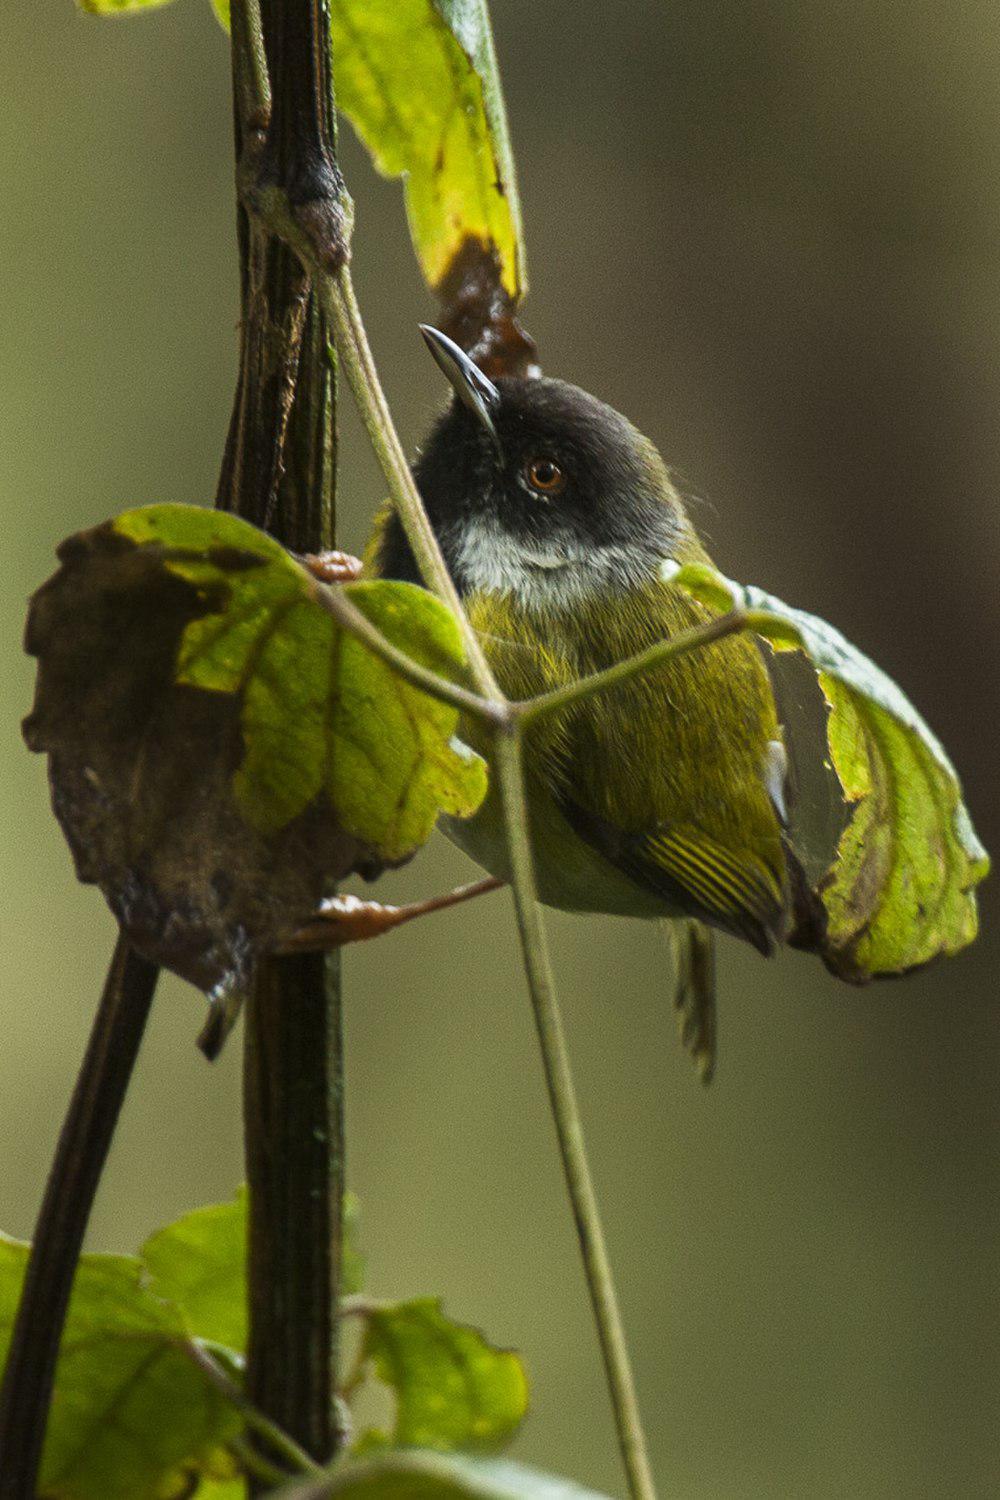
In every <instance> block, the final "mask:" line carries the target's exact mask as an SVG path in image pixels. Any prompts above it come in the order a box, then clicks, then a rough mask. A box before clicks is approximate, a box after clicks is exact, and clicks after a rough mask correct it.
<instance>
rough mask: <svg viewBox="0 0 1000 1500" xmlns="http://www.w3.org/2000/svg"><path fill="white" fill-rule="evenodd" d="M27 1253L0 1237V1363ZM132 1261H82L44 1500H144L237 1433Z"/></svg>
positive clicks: (48, 1443)
mask: <svg viewBox="0 0 1000 1500" xmlns="http://www.w3.org/2000/svg"><path fill="white" fill-rule="evenodd" d="M28 1253H29V1246H27V1245H24V1244H21V1243H19V1242H18V1241H15V1240H10V1239H7V1238H6V1237H5V1236H0V1363H2V1362H3V1359H4V1358H5V1357H6V1352H7V1346H8V1343H9V1339H10V1331H11V1325H12V1323H13V1319H14V1314H15V1312H16V1308H17V1302H18V1298H19V1295H20V1288H21V1283H22V1281H23V1278H24V1271H25V1267H26V1265H27V1260H28ZM145 1275H146V1273H145V1268H144V1267H143V1265H142V1262H141V1261H139V1260H138V1259H135V1258H134V1257H130V1256H113V1255H85V1256H83V1257H82V1258H81V1260H80V1263H79V1266H78V1269H77V1273H76V1279H75V1281H74V1283H73V1294H72V1297H71V1298H70V1304H69V1312H68V1315H67V1319H66V1327H65V1331H64V1334H63V1340H62V1344H61V1346H60V1353H59V1362H58V1366H57V1369H56V1385H55V1394H54V1397H53V1401H52V1408H51V1413H50V1417H49V1424H48V1429H47V1432H46V1439H45V1450H44V1455H43V1460H42V1477H41V1494H42V1495H44V1496H45V1497H46V1500H119V1497H121V1500H147V1497H148V1500H153V1497H154V1496H156V1495H158V1494H161V1493H163V1492H169V1491H170V1489H172V1488H179V1487H180V1486H182V1485H183V1484H184V1482H185V1479H186V1476H187V1475H189V1474H190V1473H192V1472H193V1471H195V1470H196V1469H197V1468H198V1467H199V1465H200V1464H201V1462H202V1461H210V1459H211V1456H212V1455H213V1454H214V1452H215V1451H216V1450H217V1449H218V1447H219V1445H220V1444H222V1443H224V1442H226V1441H227V1440H228V1439H229V1438H231V1437H232V1436H234V1435H235V1434H236V1433H237V1432H238V1431H239V1430H240V1427H241V1425H242V1424H241V1422H240V1419H239V1417H238V1416H237V1414H236V1413H235V1412H234V1411H233V1410H232V1408H231V1407H230V1406H229V1405H228V1404H227V1403H226V1402H225V1400H224V1399H223V1398H222V1396H220V1395H219V1394H218V1393H217V1392H216V1391H215V1389H214V1388H213V1387H212V1386H211V1385H210V1384H209V1383H208V1382H207V1380H206V1379H205V1376H204V1375H203V1374H202V1373H201V1371H200V1370H199V1369H198V1368H197V1367H196V1366H195V1365H194V1364H193V1363H192V1362H191V1360H190V1359H189V1358H188V1357H187V1355H186V1354H185V1352H184V1351H185V1348H186V1347H187V1346H188V1344H189V1334H188V1330H187V1328H186V1326H185V1323H184V1320H183V1318H182V1317H181V1315H180V1314H179V1312H178V1311H177V1309H176V1308H173V1307H171V1306H170V1305H169V1304H168V1303H165V1302H161V1301H160V1300H159V1299H158V1298H157V1297H156V1296H154V1295H153V1293H152V1292H151V1291H150V1289H149V1288H148V1286H147V1285H146V1284H145Z"/></svg>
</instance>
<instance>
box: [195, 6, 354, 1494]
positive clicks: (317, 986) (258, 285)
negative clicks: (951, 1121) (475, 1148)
mask: <svg viewBox="0 0 1000 1500" xmlns="http://www.w3.org/2000/svg"><path fill="white" fill-rule="evenodd" d="M233 10H234V25H233V49H234V70H233V71H234V83H235V86H236V97H237V111H238V121H237V132H236V136H237V159H238V170H237V178H238V182H239V185H240V193H241V198H245V199H248V200H249V201H251V202H252V201H253V200H254V198H255V196H256V195H259V194H267V195H275V194H276V195H277V197H278V199H279V201H281V202H282V204H283V206H284V211H285V212H286V214H287V215H288V216H289V217H290V218H291V220H292V221H293V222H294V234H293V235H292V236H290V237H291V238H292V239H293V241H294V240H295V239H296V238H300V237H302V236H306V237H307V238H308V240H309V243H310V245H311V246H313V247H314V249H315V250H316V252H317V254H319V255H320V257H321V258H322V259H323V260H324V261H328V262H331V263H336V264H339V263H342V261H343V259H344V258H345V256H346V214H347V212H348V210H347V208H346V205H347V198H346V194H345V193H344V192H343V183H342V181H341V179H340V175H339V172H338V170H337V166H336V150H335V139H334V110H333V100H332V94H331V85H330V76H329V62H328V59H329V31H328V24H327V21H326V18H325V16H324V15H323V13H322V11H321V9H320V4H319V0H262V5H261V14H260V17H259V21H260V24H261V26H262V31H263V42H264V46H263V53H264V54H265V55H266V58H267V65H268V67H267V71H268V74H269V83H268V80H267V79H266V78H263V76H262V74H261V72H260V68H259V60H260V56H261V49H260V48H259V47H257V48H256V49H255V48H254V47H253V46H252V43H253V40H254V32H255V29H256V25H257V20H258V18H257V16H256V14H255V8H254V6H253V5H252V3H248V0H236V3H235V4H234V7H233ZM236 12H239V15H238V16H237V15H236ZM251 54H255V55H256V59H257V64H258V65H257V66H255V63H254V57H253V56H252V55H251ZM248 80H249V82H248ZM268 89H269V92H270V97H269V98H266V97H264V93H265V91H266V90H268ZM239 245H240V253H241V271H242V274H241V287H242V293H243V333H242V344H241V351H240V376H239V384H238V388H237V395H236V401H235V405H234V411H233V419H232V423H231V427H230V434H229V440H228V443H227V448H226V456H225V460H224V464H223V472H222V476H221V479H220V485H219V497H218V503H219V504H220V505H221V506H222V507H224V508H225V509H228V510H233V511H235V512H236V513H237V514H239V515H242V516H245V517H246V518H247V519H248V520H251V521H254V522H256V523H257V524H258V525H262V526H264V527H265V528H266V529H267V530H269V531H270V532H271V533H272V535H274V536H276V537H278V538H279V540H281V541H282V542H284V544H285V545H286V546H288V547H290V548H292V549H293V550H295V551H298V552H308V553H320V552H324V551H327V550H328V549H330V548H332V547H333V545H334V509H335V487H334V479H335V460H336V438H335V427H334V401H335V388H334V371H333V366H332V364H331V361H330V355H329V343H330V338H329V330H328V327H327V324H326V320H325V318H324V315H323V313H322V311H321V310H320V308H319V306H318V304H317V302H316V300H315V298H314V297H313V295H312V286H311V282H310V277H309V275H308V273H307V272H306V271H305V270H304V269H303V266H302V263H301V261H300V260H299V258H298V257H297V256H296V255H295V253H294V252H293V250H292V249H291V248H290V247H289V245H288V244H285V243H283V242H282V241H281V240H279V239H278V238H277V237H269V236H268V235H267V233H266V232H265V231H263V230H262V229H261V228H260V227H259V225H258V224H257V223H256V222H255V218H254V216H253V215H252V214H251V215H249V216H248V215H247V214H246V212H245V209H244V207H243V206H242V202H241V206H240V208H239ZM244 1133H245V1148H246V1161H247V1176H248V1180H249V1186H250V1242H249V1295H250V1342H249V1350H248V1359H247V1377H246V1384H247V1394H248V1397H249V1399H250V1400H251V1401H252V1402H253V1403H254V1405H255V1406H256V1407H258V1408H259V1409H260V1410H261V1411H262V1412H264V1413H265V1415H266V1416H267V1417H268V1418H269V1419H270V1420H271V1421H272V1422H274V1423H275V1424H277V1426H279V1427H281V1428H282V1429H283V1430H284V1431H285V1432H287V1433H288V1434H289V1435H290V1436H291V1437H293V1438H294V1439H295V1440H296V1441H297V1442H298V1443H299V1444H300V1445H301V1446H302V1448H304V1449H305V1450H306V1451H307V1452H308V1453H309V1454H311V1455H312V1456H313V1457H314V1458H315V1459H317V1460H319V1461H321V1462H327V1461H328V1460H329V1459H330V1458H332V1457H333V1455H334V1453H335V1451H336V1448H337V1446H338V1442H339V1439H340V1434H339V1432H338V1430H337V1416H336V1401H335V1395H336V1364H337V1320H336V1316H335V1310H336V1306H337V1300H338V1293H339V1286H340V1252H341V1211H342V1200H343V1187H344V1135H343V1077H342V1036H341V1018H340V967H339V954H336V953H331V954H327V955H323V954H317V953H309V954H300V955H295V956H293V957H283V958H278V957H275V958H270V959H267V960H266V961H264V962H263V963H262V965H261V970H260V974H259V976H258V979H257V982H256V984H255V986H254V988H253V991H252V993H251V995H250V998H249V1002H248V1005H247V1015H246V1040H245V1064H244ZM267 1456H268V1457H269V1458H270V1459H272V1460H275V1461H277V1462H280V1458H281V1456H280V1454H276V1453H268V1455H267ZM253 1488H254V1485H253V1483H252V1482H251V1489H253Z"/></svg>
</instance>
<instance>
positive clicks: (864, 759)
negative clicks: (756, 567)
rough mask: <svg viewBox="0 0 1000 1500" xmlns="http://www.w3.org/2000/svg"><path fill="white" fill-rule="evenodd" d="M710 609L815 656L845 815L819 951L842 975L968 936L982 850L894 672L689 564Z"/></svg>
mask: <svg viewBox="0 0 1000 1500" xmlns="http://www.w3.org/2000/svg"><path fill="white" fill-rule="evenodd" d="M671 581H672V582H673V583H675V584H677V585H678V586H680V587H682V588H686V589H687V590H688V591H689V592H690V593H693V594H694V595H695V596H696V597H698V598H700V599H701V600H702V601H703V602H704V603H706V604H708V605H710V606H711V607H712V608H714V609H726V608H732V607H734V606H738V607H740V608H743V609H746V610H748V611H751V612H752V613H753V621H752V625H753V629H754V630H755V631H756V632H757V634H759V635H761V636H763V637H764V638H765V639H767V640H769V641H770V642H771V643H772V644H773V645H774V646H775V647H776V649H778V650H800V651H803V652H804V653H805V655H806V656H807V657H808V658H809V660H810V661H811V662H812V665H813V666H814V668H815V669H816V672H817V674H818V677H819V682H820V686H821V687H822V689H823V693H824V695H825V697H826V700H827V703H828V704H829V706H830V717H829V722H828V725H827V737H828V741H829V746H830V755H831V760H832V762H833V767H834V770H835V771H836V773H837V776H838V778H839V780H840V783H841V787H842V789H843V793H844V797H845V799H846V801H847V803H848V805H849V808H850V814H849V818H848V822H847V825H846V827H845V829H844V831H843V833H842V835H841V838H840V841H839V844H838V846H837V851H836V856H835V859H834V862H833V865H832V867H831V869H830V870H829V872H828V873H827V875H826V877H825V879H824V880H823V881H822V882H821V883H820V886H819V895H820V898H821V900H822V903H823V907H824V909H825V912H826V923H827V930H826V934H825V937H824V939H823V946H822V950H821V951H822V954H823V957H824V959H825V961H826V962H827V964H828V965H829V967H830V968H831V969H832V970H833V971H834V972H835V973H837V974H839V975H840V976H841V977H842V978H845V979H850V980H855V981H860V980H864V979H869V978H872V977H874V976H877V975H889V974H902V973H905V972H906V971H907V970H909V969H913V968H916V967H919V966H920V965H922V964H926V963H928V962H930V960H931V959H933V958H936V957H938V956H939V955H942V954H953V953H957V952H958V951H959V949H961V948H964V947H965V946H966V945H967V944H968V943H971V942H972V940H973V938H974V937H975V936H976V932H977V928H978V913H977V904H976V892H975V887H976V886H977V885H978V884H979V882H980V881H981V880H983V879H984V878H985V877H986V875H987V873H988V872H989V867H990V862H989V857H988V855H987V853H986V851H985V849H984V848H983V846H982V844H981V843H980V842H979V840H978V838H977V837H976V835H975V832H974V830H973V827H972V823H971V821H970V819H969V815H968V812H967V810H966V808H965V805H964V803H963V801H962V792H961V786H960V784H959V780H958V775H957V772H956V771H955V768H954V766H953V765H952V763H951V761H950V760H949V758H948V756H947V754H946V753H945V750H944V748H943V747H942V745H941V744H940V742H939V741H938V740H937V738H936V737H935V736H934V734H933V733H932V732H931V730H930V729H929V728H928V726H927V724H926V723H925V722H924V720H923V719H922V718H921V716H920V714H919V713H918V712H917V710H916V709H915V708H914V706H913V704H912V703H911V702H910V701H909V699H908V698H907V697H906V696H905V694H904V693H903V692H902V691H901V690H900V688H899V687H898V686H897V685H896V683H894V682H893V681H892V680H891V678H889V677H887V676H886V674H885V673H884V672H883V671H882V670H881V668H879V667H877V666H876V665H875V663H874V662H872V661H870V660H869V658H868V657H867V656H865V655H863V653H862V652H860V651H858V650H857V649H856V647H854V646H852V645H851V644H850V642H849V641H847V640H846V639H845V638H844V636H842V635H841V634H840V632H839V631H838V630H835V629H834V627H833V626H832V625H828V624H827V623H826V621H825V620H821V619H819V618H818V617H817V616H815V615H810V614H806V613H805V612H804V611H803V610H798V609H792V608H790V607H789V606H788V605H787V604H782V603H781V601H780V600H779V599H775V598H774V597H773V596H772V595H771V594H767V593H765V592H764V591H763V590H762V589H758V588H753V587H751V586H748V585H742V584H737V583H733V582H732V581H731V580H729V579H726V578H723V577H722V575H721V574H718V573H716V572H715V571H714V570H713V569H711V568H706V567H703V566H702V565H700V564H690V565H688V566H686V567H684V568H682V569H680V570H679V571H678V572H677V573H676V574H674V575H673V577H672V580H671Z"/></svg>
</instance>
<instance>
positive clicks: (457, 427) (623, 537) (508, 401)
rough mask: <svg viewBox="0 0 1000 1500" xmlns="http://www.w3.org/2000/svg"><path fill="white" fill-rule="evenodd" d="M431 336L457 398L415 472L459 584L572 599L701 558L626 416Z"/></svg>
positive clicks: (544, 599) (661, 471) (653, 455)
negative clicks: (489, 364)
mask: <svg viewBox="0 0 1000 1500" xmlns="http://www.w3.org/2000/svg"><path fill="white" fill-rule="evenodd" d="M422 332H423V334H424V338H425V339H426V341H427V345H428V347H429V349H430V351H431V353H432V354H433V355H434V358H435V359H436V361H437V363H438V365H439V366H440V367H441V370H442V371H443V373H444V374H445V376H446V377H447V379H448V381H449V383H450V385H451V386H452V389H453V391H454V393H455V394H454V399H453V401H452V403H451V405H450V407H449V408H448V410H447V411H446V412H445V414H444V415H443V416H442V417H441V419H440V420H439V421H438V423H437V425H436V426H435V428H434V430H433V431H432V433H431V434H430V437H429V438H428V439H427V441H426V443H425V444H424V445H423V447H422V450H421V453H420V456H419V459H418V462H417V464H416V466H415V474H416V479H417V483H418V485H419V488H420V491H421V494H422V495H423V498H424V502H425V504H426V506H427V510H428V514H429V516H430V519H431V523H432V525H433V526H434V529H435V531H436V533H437V536H438V539H439V541H440V544H441V548H442V551H443V553H444V556H445V560H446V562H447V563H448V566H449V569H450V570H451V572H452V575H453V577H454V578H455V581H456V584H457V585H458V588H459V590H460V592H463V593H470V592H487V593H503V594H506V593H511V592H513V593H516V594H518V595H519V596H520V598H521V599H522V601H523V602H525V603H532V602H534V603H538V604H544V605H551V604H553V603H557V602H558V603H565V604H572V603H573V602H575V601H577V600H579V599H582V598H584V597H586V596H587V595H589V594H593V593H595V592H597V591H601V590H604V589H616V588H623V587H629V586H635V585H637V584H640V583H643V582H645V581H647V580H648V579H649V578H651V577H653V576H655V575H656V572H657V570H658V569H659V567H660V566H661V564H662V563H663V561H664V559H665V558H675V557H678V556H681V557H686V556H690V555H692V548H697V546H698V543H697V541H696V539H695V538H694V533H693V531H692V528H691V524H690V522H689V520H688V517H687V514H686V512H685V510H684V507H683V505H682V503H681V501H680V499H679V497H678V496H677V494H676V491H675V490H674V488H673V486H672V484H671V483H670V478H669V476H668V474H667V470H666V467H665V465H664V463H663V461H662V459H661V458H660V455H659V454H658V453H657V451H656V449H655V448H654V447H653V445H652V443H650V442H649V441H648V439H646V438H644V437H643V436H642V434H641V433H639V432H637V431H636V429H635V428H634V427H633V426H632V425H631V423H630V422H627V421H626V420H625V418H624V417H623V416H621V415H620V414H619V413H618V412H616V411H614V410H612V408H611V407H610V406H606V405H605V404H604V402H602V401H598V400H597V399H596V398H595V397H594V396H590V395H588V394H587V392H586V391H582V390H580V389H579V387H578V386H575V385H569V384H567V383H566V382H565V381H562V380H545V379H514V378H502V379H499V380H497V381H495V382H494V381H492V380H489V379H487V377H486V376H485V375H483V374H482V372H481V371H480V370H479V369H477V367H476V366H475V365H474V364H473V363H472V361H471V360H470V359H469V357H468V355H466V354H465V353H463V351H462V350H461V349H460V348H459V347H458V345H457V344H454V343H453V342H452V341H451V339H449V338H447V337H446V336H445V335H444V334H442V333H439V332H438V331H437V330H436V329H434V328H428V327H424V328H423V329H422Z"/></svg>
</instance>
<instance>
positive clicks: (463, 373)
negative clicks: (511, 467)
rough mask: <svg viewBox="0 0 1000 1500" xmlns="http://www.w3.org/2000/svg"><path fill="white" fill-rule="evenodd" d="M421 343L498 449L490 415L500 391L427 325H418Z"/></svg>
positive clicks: (436, 331)
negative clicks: (425, 346) (422, 338)
mask: <svg viewBox="0 0 1000 1500" xmlns="http://www.w3.org/2000/svg"><path fill="white" fill-rule="evenodd" d="M420 332H421V333H422V334H423V336H424V342H425V344H426V345H427V347H428V349H429V350H430V351H431V353H432V354H433V356H434V358H435V360H436V361H437V364H438V366H439V368H440V370H441V373H442V374H443V376H444V378H445V380H447V382H448V384H449V385H450V386H451V388H452V390H453V391H454V392H455V395H456V396H457V397H458V399H459V400H460V401H464V403H465V405H466V406H467V407H468V408H469V410H470V411H471V412H472V413H473V414H474V415H475V416H477V417H478V418H479V420H480V422H482V424H483V426H484V427H485V428H486V430H487V432H488V433H489V435H490V437H491V438H492V439H493V441H494V443H495V444H496V445H497V448H498V449H499V447H500V439H499V438H498V436H497V430H496V427H495V425H494V422H493V413H494V412H495V411H496V408H497V406H498V405H499V404H500V392H499V391H498V390H497V388H496V386H495V385H494V384H493V382H492V380H490V379H489V378H488V377H487V376H486V375H484V374H483V372H482V370H480V369H478V368H477V366H476V365H474V364H473V363H472V360H471V359H470V358H469V356H468V355H467V354H466V353H465V350H464V349H460V348H459V347H458V345H457V344H456V343H455V342H454V340H453V339H450V338H449V337H448V335H447V334H446V333H441V332H440V331H439V330H438V329H437V328H432V327H431V326H430V324H429V323H421V324H420Z"/></svg>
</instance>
